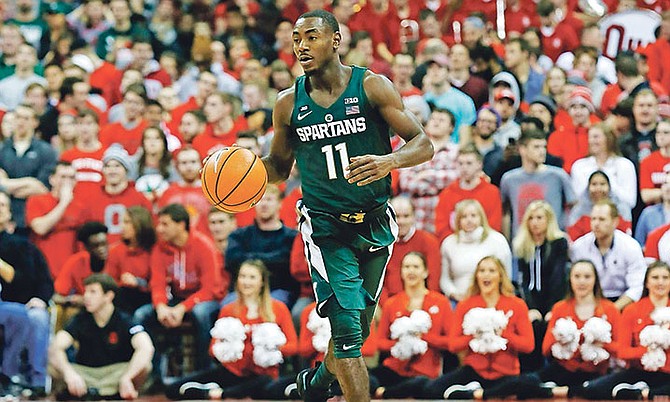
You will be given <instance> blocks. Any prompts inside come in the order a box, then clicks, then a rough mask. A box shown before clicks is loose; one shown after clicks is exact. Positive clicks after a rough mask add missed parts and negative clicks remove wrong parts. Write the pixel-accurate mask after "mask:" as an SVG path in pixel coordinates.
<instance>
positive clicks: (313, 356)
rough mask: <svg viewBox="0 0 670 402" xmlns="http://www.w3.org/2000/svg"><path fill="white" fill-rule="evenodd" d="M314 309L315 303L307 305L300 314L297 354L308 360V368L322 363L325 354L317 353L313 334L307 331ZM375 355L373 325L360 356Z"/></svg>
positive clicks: (374, 329)
mask: <svg viewBox="0 0 670 402" xmlns="http://www.w3.org/2000/svg"><path fill="white" fill-rule="evenodd" d="M315 307H316V302H314V303H312V304H308V305H307V306H306V307H305V308H304V309H303V310H302V313H301V314H300V336H299V337H298V353H299V354H300V356H302V357H304V358H305V359H308V360H309V362H308V363H309V367H314V364H315V363H316V362H317V361H321V362H322V361H324V359H325V354H324V353H321V352H317V351H316V349H314V345H313V344H312V338H314V333H313V332H312V331H310V330H309V329H307V322H308V321H309V314H310V313H311V312H312V311H313V310H314V308H315ZM375 353H377V330H376V328H375V326H374V325H372V326H371V327H370V336H368V339H366V340H365V342H363V347H362V348H361V354H362V355H363V356H374V354H375Z"/></svg>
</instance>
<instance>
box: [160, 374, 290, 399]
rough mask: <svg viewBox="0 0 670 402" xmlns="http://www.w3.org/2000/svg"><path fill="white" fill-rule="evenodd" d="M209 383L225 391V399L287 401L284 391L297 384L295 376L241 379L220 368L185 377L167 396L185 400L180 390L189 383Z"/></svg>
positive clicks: (174, 385)
mask: <svg viewBox="0 0 670 402" xmlns="http://www.w3.org/2000/svg"><path fill="white" fill-rule="evenodd" d="M191 381H195V382H199V383H203V384H206V383H209V382H215V383H217V384H219V386H220V387H221V389H223V398H226V399H244V398H253V399H273V400H277V399H286V395H285V394H284V390H285V389H286V387H287V386H288V385H289V384H291V383H293V382H295V377H294V376H290V377H289V376H286V377H279V378H278V379H276V380H275V379H273V378H272V377H269V376H247V377H239V376H237V375H235V374H233V373H231V372H230V371H228V370H227V369H226V368H225V367H223V366H219V367H217V368H216V369H213V370H207V371H204V372H201V373H198V374H194V375H192V376H188V377H185V378H183V379H181V380H180V381H177V382H176V383H174V384H172V385H170V386H169V387H168V388H167V389H166V391H165V396H167V397H168V398H170V399H174V400H178V399H183V398H182V396H181V395H179V388H180V387H181V386H182V385H183V384H185V383H187V382H191Z"/></svg>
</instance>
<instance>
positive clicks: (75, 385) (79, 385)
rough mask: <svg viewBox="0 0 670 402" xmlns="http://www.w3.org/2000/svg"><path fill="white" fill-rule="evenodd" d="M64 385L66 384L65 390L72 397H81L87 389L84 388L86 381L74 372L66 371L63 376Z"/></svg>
mask: <svg viewBox="0 0 670 402" xmlns="http://www.w3.org/2000/svg"><path fill="white" fill-rule="evenodd" d="M63 377H64V378H63V379H64V380H65V384H67V390H68V392H69V393H70V395H72V396H76V397H78V398H79V397H82V396H84V395H86V392H87V390H88V388H87V387H86V381H84V379H83V378H82V377H81V376H80V375H79V373H77V372H76V371H74V370H68V371H67V372H66V373H65V375H64V376H63Z"/></svg>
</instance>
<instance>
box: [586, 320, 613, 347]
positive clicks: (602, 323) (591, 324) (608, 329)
mask: <svg viewBox="0 0 670 402" xmlns="http://www.w3.org/2000/svg"><path fill="white" fill-rule="evenodd" d="M582 334H583V335H584V342H585V343H610V342H612V324H610V323H609V322H608V321H607V320H605V319H603V318H600V317H591V318H589V319H588V320H586V322H585V323H584V326H583V327H582Z"/></svg>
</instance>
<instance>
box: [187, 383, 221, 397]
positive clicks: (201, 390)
mask: <svg viewBox="0 0 670 402" xmlns="http://www.w3.org/2000/svg"><path fill="white" fill-rule="evenodd" d="M215 389H221V386H220V385H219V384H217V383H215V382H208V383H206V384H203V383H200V382H195V381H189V382H185V383H183V384H182V385H181V387H179V394H180V395H182V396H183V397H184V398H185V399H209V391H212V390H215Z"/></svg>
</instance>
